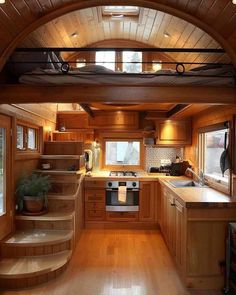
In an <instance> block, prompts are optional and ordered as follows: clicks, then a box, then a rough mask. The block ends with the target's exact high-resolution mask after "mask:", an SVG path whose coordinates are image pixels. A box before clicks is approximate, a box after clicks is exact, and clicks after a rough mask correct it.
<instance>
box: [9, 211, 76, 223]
mask: <svg viewBox="0 0 236 295" xmlns="http://www.w3.org/2000/svg"><path fill="white" fill-rule="evenodd" d="M73 217H74V212H48V213H46V214H43V215H39V216H28V215H16V216H15V219H16V220H37V221H38V220H40V221H63V220H71V219H73Z"/></svg>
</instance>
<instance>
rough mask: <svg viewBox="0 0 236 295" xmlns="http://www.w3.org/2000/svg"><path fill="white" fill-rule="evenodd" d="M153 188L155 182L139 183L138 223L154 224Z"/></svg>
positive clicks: (154, 197) (154, 191) (154, 190)
mask: <svg viewBox="0 0 236 295" xmlns="http://www.w3.org/2000/svg"><path fill="white" fill-rule="evenodd" d="M155 186H156V183H155V182H150V181H141V182H140V193H139V221H148V222H154V220H155V199H156V196H155V193H156V189H155Z"/></svg>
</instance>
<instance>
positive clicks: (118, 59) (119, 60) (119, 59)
mask: <svg viewBox="0 0 236 295" xmlns="http://www.w3.org/2000/svg"><path fill="white" fill-rule="evenodd" d="M110 51H114V50H110ZM124 51H128V50H123V51H115V72H117V71H118V72H119V71H120V72H123V52H124ZM96 52H98V51H95V53H94V63H95V64H97V62H96ZM138 52H141V50H140V51H138ZM141 54H142V62H143V60H144V59H145V57H146V55H144V52H141ZM141 67H142V69H141V72H140V73H142V72H143V71H144V70H145V64H144V63H142V64H141ZM131 74H132V73H131Z"/></svg>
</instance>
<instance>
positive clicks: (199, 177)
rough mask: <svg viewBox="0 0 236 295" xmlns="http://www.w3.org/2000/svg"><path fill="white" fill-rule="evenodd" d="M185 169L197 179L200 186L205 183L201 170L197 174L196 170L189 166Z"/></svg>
mask: <svg viewBox="0 0 236 295" xmlns="http://www.w3.org/2000/svg"><path fill="white" fill-rule="evenodd" d="M186 171H189V172H191V173H192V174H193V175H194V176H195V177H196V178H197V180H198V182H199V184H200V185H201V186H204V185H205V176H204V173H203V172H202V171H200V173H199V175H198V174H197V173H196V172H194V171H193V170H192V169H191V168H187V169H186Z"/></svg>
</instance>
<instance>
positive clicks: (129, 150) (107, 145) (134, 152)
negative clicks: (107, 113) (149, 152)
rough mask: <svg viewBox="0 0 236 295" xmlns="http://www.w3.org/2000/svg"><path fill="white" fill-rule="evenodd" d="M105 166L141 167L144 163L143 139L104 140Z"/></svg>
mask: <svg viewBox="0 0 236 295" xmlns="http://www.w3.org/2000/svg"><path fill="white" fill-rule="evenodd" d="M104 150H105V153H104V154H105V156H104V166H106V167H107V168H109V166H110V167H112V166H113V167H114V168H121V167H122V168H124V167H125V168H127V169H129V167H130V168H131V167H132V168H140V167H141V165H142V163H141V162H142V161H141V154H142V147H141V140H139V139H132V140H128V139H109V140H105V141H104Z"/></svg>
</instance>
